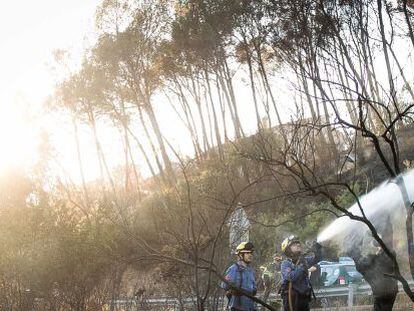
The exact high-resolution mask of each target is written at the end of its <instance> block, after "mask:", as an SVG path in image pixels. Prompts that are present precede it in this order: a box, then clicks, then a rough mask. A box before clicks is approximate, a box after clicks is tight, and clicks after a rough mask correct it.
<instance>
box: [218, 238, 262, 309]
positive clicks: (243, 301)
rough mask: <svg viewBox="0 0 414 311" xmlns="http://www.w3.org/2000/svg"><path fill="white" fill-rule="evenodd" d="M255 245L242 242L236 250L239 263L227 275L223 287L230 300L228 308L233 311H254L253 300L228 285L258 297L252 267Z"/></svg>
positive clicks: (232, 266)
mask: <svg viewBox="0 0 414 311" xmlns="http://www.w3.org/2000/svg"><path fill="white" fill-rule="evenodd" d="M253 250H254V247H253V244H252V243H250V242H242V243H240V244H239V245H238V246H237V248H236V255H237V257H238V260H237V262H235V263H234V264H233V265H231V266H230V267H229V268H228V269H227V271H226V274H225V279H226V281H227V282H223V283H222V284H221V287H222V288H223V289H224V290H226V296H227V298H228V299H229V303H228V308H229V309H230V310H232V311H254V310H256V308H255V303H254V301H253V300H252V299H250V298H249V297H247V296H244V295H243V294H241V293H240V292H239V291H237V289H234V288H231V287H230V286H229V284H228V283H230V284H231V285H232V287H235V288H241V289H242V290H243V291H245V292H247V293H249V294H250V295H252V296H255V295H256V292H257V288H256V282H255V278H254V272H253V269H252V267H251V263H252V260H253Z"/></svg>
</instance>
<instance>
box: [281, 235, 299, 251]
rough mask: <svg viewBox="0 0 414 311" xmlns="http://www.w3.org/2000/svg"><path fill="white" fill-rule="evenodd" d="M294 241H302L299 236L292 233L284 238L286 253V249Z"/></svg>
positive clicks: (282, 247) (283, 247)
mask: <svg viewBox="0 0 414 311" xmlns="http://www.w3.org/2000/svg"><path fill="white" fill-rule="evenodd" d="M293 243H300V241H299V239H298V237H297V236H294V235H291V236H289V237H287V238H286V239H284V240H283V242H282V246H281V249H282V252H283V253H286V250H287V249H288V248H289V246H291V245H292V244H293Z"/></svg>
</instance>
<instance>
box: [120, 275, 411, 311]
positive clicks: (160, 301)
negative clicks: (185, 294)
mask: <svg viewBox="0 0 414 311" xmlns="http://www.w3.org/2000/svg"><path fill="white" fill-rule="evenodd" d="M409 284H410V287H411V288H413V289H414V282H413V281H410V282H409ZM399 290H400V291H402V286H401V284H399ZM314 292H315V296H316V298H317V299H326V300H328V299H329V298H335V297H347V303H348V307H352V306H353V305H354V298H355V296H357V295H372V291H371V287H370V286H369V285H368V284H366V283H362V284H349V285H347V286H345V285H343V286H336V287H322V288H316V289H315V290H314ZM259 298H260V295H259ZM277 298H278V297H277V296H276V294H274V293H272V294H271V295H270V296H269V300H270V301H272V300H273V301H274V300H276V299H277ZM209 302H210V303H214V304H215V305H217V307H218V309H217V310H225V304H226V303H225V299H224V297H218V298H216V299H210V301H209ZM114 304H115V305H117V306H130V307H132V308H130V309H129V310H143V309H144V308H143V307H144V306H146V307H147V308H149V309H147V310H151V308H150V307H151V306H152V307H164V308H168V309H163V310H181V306H183V305H184V306H191V305H196V301H195V299H194V298H185V299H182V300H181V301H179V300H178V299H175V298H170V297H160V298H150V299H144V300H142V301H139V300H136V299H120V300H116V301H114Z"/></svg>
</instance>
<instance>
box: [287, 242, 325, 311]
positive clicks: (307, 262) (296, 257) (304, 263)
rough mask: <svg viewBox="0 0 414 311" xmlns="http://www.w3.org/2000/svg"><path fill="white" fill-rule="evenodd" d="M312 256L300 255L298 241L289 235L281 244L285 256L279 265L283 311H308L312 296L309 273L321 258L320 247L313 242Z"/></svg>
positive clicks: (314, 268)
mask: <svg viewBox="0 0 414 311" xmlns="http://www.w3.org/2000/svg"><path fill="white" fill-rule="evenodd" d="M312 249H313V253H314V254H313V255H309V256H304V255H303V254H302V248H301V243H300V241H299V239H298V238H297V237H296V236H294V235H291V236H289V237H288V238H286V239H285V240H283V242H282V252H283V253H284V255H285V256H286V258H285V260H283V262H282V264H281V273H282V285H281V289H280V294H281V297H282V300H283V311H308V310H310V307H309V302H310V300H311V295H312V286H311V284H310V281H309V273H312V272H315V271H316V270H317V268H316V267H315V266H314V265H315V264H316V263H317V262H318V261H319V260H320V258H321V245H320V244H318V243H316V242H314V243H313V245H312Z"/></svg>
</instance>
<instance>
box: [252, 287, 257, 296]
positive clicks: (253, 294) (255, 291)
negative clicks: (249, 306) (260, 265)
mask: <svg viewBox="0 0 414 311" xmlns="http://www.w3.org/2000/svg"><path fill="white" fill-rule="evenodd" d="M256 294H257V289H256V288H255V289H254V290H253V291H252V296H256Z"/></svg>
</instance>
